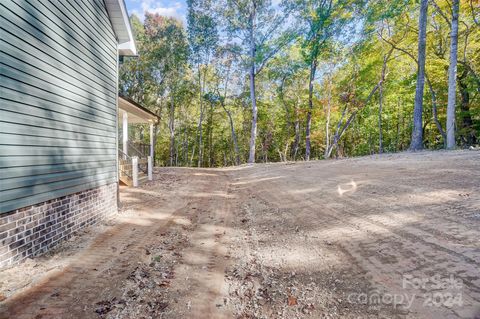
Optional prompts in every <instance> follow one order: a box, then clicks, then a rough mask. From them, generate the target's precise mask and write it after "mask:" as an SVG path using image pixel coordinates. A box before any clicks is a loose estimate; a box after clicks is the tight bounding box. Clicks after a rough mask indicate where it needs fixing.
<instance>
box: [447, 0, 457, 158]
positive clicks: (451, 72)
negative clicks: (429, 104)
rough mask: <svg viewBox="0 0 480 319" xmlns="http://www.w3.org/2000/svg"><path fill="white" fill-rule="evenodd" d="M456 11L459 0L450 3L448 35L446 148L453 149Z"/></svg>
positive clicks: (455, 81) (454, 144)
mask: <svg viewBox="0 0 480 319" xmlns="http://www.w3.org/2000/svg"><path fill="white" fill-rule="evenodd" d="M458 11H459V0H453V3H452V23H451V33H450V64H449V66H448V105H447V148H448V149H454V148H455V146H456V143H455V100H456V84H457V51H458Z"/></svg>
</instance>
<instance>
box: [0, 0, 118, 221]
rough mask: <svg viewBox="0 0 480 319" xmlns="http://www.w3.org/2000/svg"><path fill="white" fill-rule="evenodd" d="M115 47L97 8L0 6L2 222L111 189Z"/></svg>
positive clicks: (8, 0) (36, 1) (92, 1)
mask: <svg viewBox="0 0 480 319" xmlns="http://www.w3.org/2000/svg"><path fill="white" fill-rule="evenodd" d="M116 48H117V42H116V38H115V35H114V33H113V30H112V27H111V25H110V21H109V18H108V14H107V10H106V8H105V4H104V3H103V1H102V0H62V1H57V0H5V1H0V213H4V212H8V211H12V210H15V209H18V208H21V207H25V206H29V205H34V204H37V203H41V202H44V201H47V200H50V199H53V198H57V197H61V196H65V195H68V194H72V193H76V192H80V191H83V190H87V189H90V188H94V187H98V186H101V185H105V184H110V183H114V182H116V175H117V171H116V158H117V143H116V130H117V126H116V121H117V110H116V98H117V89H116V85H117V71H116V68H117V66H116V65H117V49H116Z"/></svg>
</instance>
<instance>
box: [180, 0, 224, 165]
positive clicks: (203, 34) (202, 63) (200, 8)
mask: <svg viewBox="0 0 480 319" xmlns="http://www.w3.org/2000/svg"><path fill="white" fill-rule="evenodd" d="M187 6H188V18H187V19H188V29H187V30H188V41H189V43H190V49H191V52H192V55H191V58H192V63H193V64H194V65H195V66H196V68H197V79H198V88H199V90H198V101H199V108H200V116H199V119H198V127H197V138H198V167H200V166H202V163H203V129H202V123H203V117H204V113H205V107H204V103H203V102H204V94H205V84H206V78H207V75H208V71H209V64H210V60H211V57H212V55H213V54H214V52H215V50H216V47H217V43H218V32H217V25H216V23H215V19H214V18H213V17H212V16H211V11H212V10H211V3H210V1H208V0H188V1H187Z"/></svg>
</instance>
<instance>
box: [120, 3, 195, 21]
mask: <svg viewBox="0 0 480 319" xmlns="http://www.w3.org/2000/svg"><path fill="white" fill-rule="evenodd" d="M125 4H126V6H127V10H128V14H132V13H133V14H136V15H137V16H138V17H140V19H142V20H143V17H144V14H145V11H148V12H152V13H158V14H160V15H163V16H170V17H175V18H179V19H181V20H182V21H183V22H185V21H186V13H187V4H186V2H185V0H170V1H169V0H125Z"/></svg>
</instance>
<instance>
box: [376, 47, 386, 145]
mask: <svg viewBox="0 0 480 319" xmlns="http://www.w3.org/2000/svg"><path fill="white" fill-rule="evenodd" d="M386 59H387V56H384V57H383V65H387V61H386ZM385 72H386V67H384V68H382V75H381V78H380V86H379V88H378V153H379V154H382V153H383V136H382V108H383V81H384V80H385Z"/></svg>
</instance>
